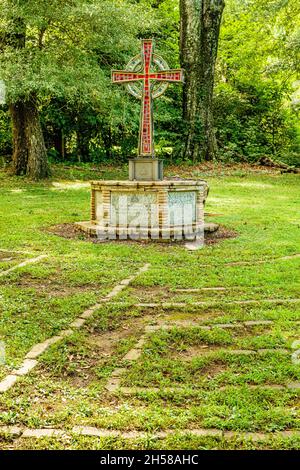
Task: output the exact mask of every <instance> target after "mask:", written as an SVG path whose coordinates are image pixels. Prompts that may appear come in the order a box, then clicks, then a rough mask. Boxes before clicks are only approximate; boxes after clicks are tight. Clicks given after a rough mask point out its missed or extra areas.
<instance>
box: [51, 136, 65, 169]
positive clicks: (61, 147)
mask: <svg viewBox="0 0 300 470" xmlns="http://www.w3.org/2000/svg"><path fill="white" fill-rule="evenodd" d="M53 142H54V148H55V150H56V152H57V153H58V155H59V156H60V158H61V160H62V161H64V159H65V138H64V132H63V130H62V129H56V130H55V132H54V136H53Z"/></svg>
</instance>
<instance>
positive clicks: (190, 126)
mask: <svg viewBox="0 0 300 470" xmlns="http://www.w3.org/2000/svg"><path fill="white" fill-rule="evenodd" d="M224 6H225V3H224V0H180V13H181V37H180V43H181V64H182V67H183V68H184V69H185V71H186V81H185V84H184V90H183V118H184V121H185V124H186V136H185V142H184V149H183V156H184V158H185V159H187V160H191V161H193V162H195V161H198V160H203V159H205V160H212V159H213V158H214V157H215V155H216V151H217V144H216V138H215V132H214V123H213V110H212V108H213V101H212V100H213V88H214V73H215V63H216V58H217V51H218V42H219V33H220V25H221V19H222V14H223V10H224Z"/></svg>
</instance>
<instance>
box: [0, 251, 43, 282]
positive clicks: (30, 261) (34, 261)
mask: <svg viewBox="0 0 300 470" xmlns="http://www.w3.org/2000/svg"><path fill="white" fill-rule="evenodd" d="M44 258H47V255H40V256H37V257H36V258H30V259H27V260H25V261H22V263H20V264H17V265H16V266H12V267H11V268H9V269H7V270H6V271H2V272H0V277H2V276H6V275H7V274H9V273H11V272H12V271H15V270H16V269H19V268H23V267H24V266H27V265H28V264H34V263H38V262H39V261H41V260H42V259H44Z"/></svg>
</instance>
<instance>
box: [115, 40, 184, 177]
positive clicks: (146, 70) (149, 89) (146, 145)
mask: <svg viewBox="0 0 300 470" xmlns="http://www.w3.org/2000/svg"><path fill="white" fill-rule="evenodd" d="M153 49H154V46H153V40H152V39H144V40H143V41H142V52H141V54H140V55H138V56H136V57H134V58H133V59H132V60H131V61H130V62H129V64H128V65H127V67H126V68H127V70H125V71H123V70H114V71H113V72H112V82H113V83H116V84H125V85H126V86H127V89H128V91H129V92H130V93H131V94H132V95H133V96H135V97H136V98H138V99H140V100H141V101H142V107H141V119H140V132H139V145H138V158H135V159H134V160H130V161H129V179H130V180H138V181H145V180H152V181H155V180H162V179H163V167H162V161H161V160H158V159H156V158H155V148H154V126H153V100H154V99H155V98H158V97H159V96H161V95H162V94H163V93H164V92H165V91H166V89H167V87H168V85H169V83H182V82H183V70H182V69H174V70H170V69H169V67H168V64H167V63H166V62H165V60H164V59H162V58H161V57H159V56H158V55H156V54H154V53H153ZM153 67H154V68H156V69H158V70H157V71H155V70H153Z"/></svg>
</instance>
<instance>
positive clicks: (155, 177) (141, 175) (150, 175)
mask: <svg viewBox="0 0 300 470" xmlns="http://www.w3.org/2000/svg"><path fill="white" fill-rule="evenodd" d="M163 178H164V175H163V161H162V160H158V159H157V158H145V157H142V158H134V159H131V160H129V179H130V181H161V180H163Z"/></svg>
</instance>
